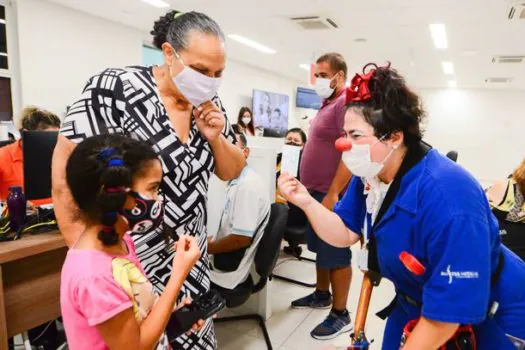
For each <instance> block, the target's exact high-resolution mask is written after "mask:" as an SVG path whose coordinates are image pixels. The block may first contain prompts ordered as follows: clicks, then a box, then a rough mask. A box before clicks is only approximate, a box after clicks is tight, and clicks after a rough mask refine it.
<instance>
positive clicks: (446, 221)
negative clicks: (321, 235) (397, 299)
mask: <svg viewBox="0 0 525 350" xmlns="http://www.w3.org/2000/svg"><path fill="white" fill-rule="evenodd" d="M363 192H364V185H363V182H362V180H361V179H359V178H354V179H352V181H351V183H350V185H349V188H348V190H347V192H346V194H345V196H344V197H343V198H342V199H341V201H340V202H339V203H338V204H337V205H336V207H335V208H334V212H335V213H336V214H337V215H339V217H341V219H342V220H343V221H344V223H345V225H346V226H347V227H348V228H349V229H350V230H352V231H353V232H355V233H358V234H359V233H361V232H362V229H363V224H364V221H365V218H366V215H368V214H367V213H366V204H365V199H366V197H365V195H364V193H363ZM373 234H374V235H375V237H376V241H377V251H378V262H379V266H380V269H381V274H382V276H383V277H385V278H387V279H389V280H391V281H392V282H393V283H394V285H395V288H396V290H397V291H399V292H401V293H403V294H406V295H408V296H410V297H411V298H413V299H415V300H417V301H419V302H421V303H422V304H423V306H422V309H421V310H419V309H417V308H415V307H413V308H407V310H405V313H406V320H407V321H408V320H410V319H415V318H417V317H418V316H419V314H421V315H423V316H424V317H426V318H428V319H431V320H435V321H441V322H451V323H461V324H481V323H482V322H484V321H485V319H486V315H487V310H488V307H489V303H490V302H492V301H494V300H495V299H498V300H497V301H498V302H499V303H500V311H498V313H497V315H498V316H497V317H496V318H495V319H496V320H501V325H502V327H503V326H505V327H508V326H509V322H507V321H508V319H507V321H506V320H505V317H506V316H505V314H506V313H507V314H508V313H513V314H514V316H513V321H512V322H511V323H515V322H521V323H522V324H525V298H524V297H525V264H523V262H521V261H520V260H519V259H516V257H515V255H514V254H512V253H510V251H508V250H507V249H506V248H505V247H503V246H502V245H501V243H500V239H499V229H498V224H497V221H496V219H495V218H494V217H493V215H492V213H491V211H490V207H489V204H488V201H487V199H486V196H485V193H484V192H483V189H482V188H481V186H480V185H479V183H478V182H477V181H476V180H475V179H474V178H473V177H472V176H471V175H470V174H469V173H468V172H467V171H465V170H464V169H463V168H462V167H460V166H459V165H457V164H456V163H454V162H452V161H450V160H449V159H447V158H446V157H444V156H442V155H440V154H439V153H438V152H437V151H436V150H431V151H430V152H429V153H428V154H427V155H426V156H425V157H424V158H423V159H422V160H421V161H420V162H419V163H418V164H416V165H415V166H414V167H413V168H412V169H410V170H409V171H408V172H407V173H406V174H405V176H404V177H403V179H402V181H401V184H400V188H399V192H398V193H397V195H396V197H395V199H394V200H393V202H392V204H391V205H390V207H389V208H388V210H387V211H386V212H385V214H384V216H383V217H382V218H381V220H380V221H379V222H377V223H376V224H375V226H374V229H373ZM403 251H406V252H408V253H410V254H412V255H413V256H415V257H416V258H417V259H418V260H419V261H420V262H421V263H422V264H423V265H424V266H425V267H426V271H425V273H424V274H423V275H422V276H416V275H414V274H412V273H411V272H410V271H409V270H407V269H406V268H405V267H404V265H403V264H402V262H401V261H400V259H399V255H400V253H401V252H403ZM500 254H503V255H504V258H505V267H504V271H503V272H502V278H501V280H505V278H506V276H507V275H508V274H509V273H511V272H510V271H512V275H513V276H514V278H515V279H516V281H517V282H518V281H520V284H521V285H516V286H508V285H507V286H505V289H506V292H505V293H502V289H503V286H502V282H501V281H500V282H498V285H497V286H496V287H495V288H492V290H491V286H490V284H491V276H492V274H493V273H494V272H495V270H496V267H497V265H498V260H499V256H500ZM499 299H501V300H499ZM506 308H508V309H509V310H507V311H508V312H507V311H506ZM512 308H514V309H512ZM511 309H512V310H511ZM516 312H517V314H516ZM516 315H517V316H516ZM509 327H510V328H512V329H511V330H510V331H509V333H511V334H513V333H512V332H514V334H515V333H520V334H518V336H521V337H524V338H525V329H523V328H524V327H523V326H521V327H518V326H516V327H517V328H516V327H514V326H509ZM513 327H514V328H513ZM397 346H399V343H398V344H397Z"/></svg>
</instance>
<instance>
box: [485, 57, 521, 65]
mask: <svg viewBox="0 0 525 350" xmlns="http://www.w3.org/2000/svg"><path fill="white" fill-rule="evenodd" d="M524 60H525V56H522V55H513V56H494V57H493V58H492V63H498V64H503V63H523V61H524Z"/></svg>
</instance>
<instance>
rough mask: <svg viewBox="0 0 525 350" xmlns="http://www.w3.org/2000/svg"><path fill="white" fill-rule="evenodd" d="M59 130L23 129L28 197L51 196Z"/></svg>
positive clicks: (25, 180)
mask: <svg viewBox="0 0 525 350" xmlns="http://www.w3.org/2000/svg"><path fill="white" fill-rule="evenodd" d="M57 136H58V132H54V131H23V132H22V140H23V142H22V152H23V154H24V191H25V195H26V198H27V199H29V200H32V199H45V198H49V197H51V159H52V158H53V150H54V149H55V145H56V143H57Z"/></svg>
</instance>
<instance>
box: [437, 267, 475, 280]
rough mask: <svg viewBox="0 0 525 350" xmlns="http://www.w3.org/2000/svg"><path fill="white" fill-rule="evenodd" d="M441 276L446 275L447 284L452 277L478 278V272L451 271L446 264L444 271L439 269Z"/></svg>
mask: <svg viewBox="0 0 525 350" xmlns="http://www.w3.org/2000/svg"><path fill="white" fill-rule="evenodd" d="M441 276H443V277H448V284H452V281H453V280H454V278H459V279H474V278H479V273H478V272H476V271H452V269H451V267H450V265H448V266H447V269H446V271H441Z"/></svg>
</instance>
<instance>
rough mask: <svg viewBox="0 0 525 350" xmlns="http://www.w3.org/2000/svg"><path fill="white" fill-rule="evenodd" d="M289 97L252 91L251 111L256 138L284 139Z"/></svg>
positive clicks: (286, 127)
mask: <svg viewBox="0 0 525 350" xmlns="http://www.w3.org/2000/svg"><path fill="white" fill-rule="evenodd" d="M289 103H290V97H289V96H288V95H283V94H277V93H273V92H267V91H261V90H253V99H252V110H253V115H254V124H255V130H256V134H257V136H270V137H284V135H285V134H286V131H287V130H288V113H289Z"/></svg>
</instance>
